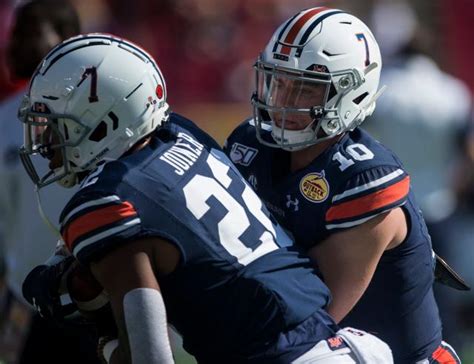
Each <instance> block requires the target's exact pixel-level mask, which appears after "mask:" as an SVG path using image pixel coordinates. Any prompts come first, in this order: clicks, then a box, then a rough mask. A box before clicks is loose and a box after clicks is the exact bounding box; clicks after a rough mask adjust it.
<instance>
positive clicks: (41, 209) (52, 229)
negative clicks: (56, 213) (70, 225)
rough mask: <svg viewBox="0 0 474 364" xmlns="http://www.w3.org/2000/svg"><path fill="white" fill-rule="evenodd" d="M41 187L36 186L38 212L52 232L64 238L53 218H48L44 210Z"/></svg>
mask: <svg viewBox="0 0 474 364" xmlns="http://www.w3.org/2000/svg"><path fill="white" fill-rule="evenodd" d="M39 190H40V189H39V188H38V186H35V193H36V202H37V203H38V212H39V214H40V216H41V219H42V220H43V222H44V223H45V224H46V226H47V227H48V228H49V229H50V230H51V232H52V233H53V234H54V235H55V236H56V237H57V238H58V239H59V240H60V241H62V240H63V237H62V236H61V233H60V232H59V230H58V228H57V227H56V226H54V224H53V223H52V222H51V220H50V219H49V218H48V216H47V215H46V213H45V212H44V210H43V207H42V205H41V195H40V191H39Z"/></svg>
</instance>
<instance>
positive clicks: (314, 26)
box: [295, 10, 344, 57]
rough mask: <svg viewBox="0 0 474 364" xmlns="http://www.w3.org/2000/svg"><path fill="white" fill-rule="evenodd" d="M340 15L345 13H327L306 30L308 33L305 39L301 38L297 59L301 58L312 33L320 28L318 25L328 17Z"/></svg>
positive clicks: (338, 11)
mask: <svg viewBox="0 0 474 364" xmlns="http://www.w3.org/2000/svg"><path fill="white" fill-rule="evenodd" d="M340 13H344V11H340V10H335V11H331V12H329V13H326V14H323V15H321V16H320V17H319V18H317V19H316V20H315V21H314V22H313V23H312V24H311V25H310V26H309V27H308V29H306V31H305V32H304V34H303V37H302V38H301V40H300V43H299V44H298V46H299V48H298V49H297V50H296V54H295V56H296V57H299V56H301V52H302V51H303V46H304V44H305V43H306V41H307V40H308V38H309V36H310V35H311V33H312V32H313V30H314V28H316V27H317V26H318V24H320V23H321V22H322V21H323V20H324V19H326V18H327V17H329V16H331V15H334V14H340Z"/></svg>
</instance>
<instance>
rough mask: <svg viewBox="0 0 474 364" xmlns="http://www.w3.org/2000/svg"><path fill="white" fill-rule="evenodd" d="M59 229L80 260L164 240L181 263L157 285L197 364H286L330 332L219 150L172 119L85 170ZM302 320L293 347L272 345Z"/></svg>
mask: <svg viewBox="0 0 474 364" xmlns="http://www.w3.org/2000/svg"><path fill="white" fill-rule="evenodd" d="M61 226H62V235H63V237H64V240H65V242H66V244H67V246H68V248H69V249H70V250H71V251H72V252H73V254H74V255H75V256H76V257H77V258H78V259H79V260H80V261H81V262H82V263H83V264H86V265H87V264H89V263H90V262H92V261H94V260H97V259H100V258H101V257H102V256H103V255H104V254H107V252H109V251H110V250H112V249H114V247H116V246H118V245H120V244H125V243H127V242H130V241H133V240H136V239H140V238H142V237H149V236H158V237H161V238H164V239H167V240H168V241H170V242H172V243H174V244H175V245H176V246H177V247H178V249H179V250H180V252H181V257H182V259H181V262H180V266H179V267H178V268H177V269H176V271H174V272H173V273H172V274H170V275H168V276H165V277H160V287H161V289H162V292H163V297H164V300H165V304H166V307H167V315H168V319H169V321H170V323H171V324H173V326H175V327H176V328H177V329H178V331H180V332H181V334H182V335H183V339H184V347H185V349H186V350H187V351H189V352H190V353H191V354H193V355H195V356H196V358H197V359H198V360H199V361H202V362H219V360H221V361H220V362H226V363H234V362H235V363H238V362H246V363H250V362H252V360H254V361H253V362H255V363H265V360H264V359H262V355H263V354H264V353H265V355H266V356H265V357H266V358H268V355H269V353H270V354H271V353H274V355H275V358H277V357H278V360H279V361H278V360H277V359H274V360H273V361H272V362H274V363H279V362H281V363H284V362H290V361H291V360H292V359H294V358H296V357H297V356H299V355H301V354H302V353H304V352H305V351H307V350H308V349H309V348H311V347H312V346H314V345H315V343H316V342H318V341H320V340H322V339H325V338H327V337H329V336H331V335H332V334H333V333H334V331H335V329H336V327H335V324H334V323H333V321H332V320H331V318H330V317H329V316H328V315H327V314H326V313H325V311H323V310H322V308H323V307H325V306H326V305H327V303H328V302H329V291H328V289H327V287H326V286H325V285H324V284H323V283H322V282H321V281H320V280H319V279H318V278H316V277H315V275H314V270H313V268H312V265H311V263H310V262H309V260H308V258H306V257H304V256H302V255H301V252H300V251H299V250H298V248H297V247H295V246H294V245H293V244H292V242H291V240H290V239H289V238H288V236H287V235H286V234H285V233H284V232H283V230H282V229H281V227H280V226H279V225H277V224H276V223H275V222H274V221H273V220H272V218H271V217H270V215H269V213H268V212H267V210H266V208H265V206H264V205H263V204H262V203H261V201H260V200H259V199H258V197H257V196H256V194H255V193H254V192H253V190H252V188H251V187H250V186H249V185H248V184H246V183H245V181H244V180H243V179H242V177H241V176H240V175H239V174H238V172H237V170H236V169H235V167H234V166H233V165H232V163H230V161H229V160H228V158H227V157H226V156H225V154H224V153H223V152H222V151H221V150H220V149H219V146H218V145H217V144H216V143H215V142H214V141H213V140H212V139H211V138H210V137H208V136H207V135H206V134H204V133H203V132H202V131H200V130H199V129H197V128H196V127H195V126H194V125H193V124H192V123H191V122H189V121H188V120H186V119H184V118H181V117H179V116H177V115H176V114H172V115H171V120H170V121H169V122H168V123H167V125H166V126H165V127H163V128H162V129H161V130H159V131H158V132H157V133H156V134H155V136H154V137H153V138H152V140H151V142H150V143H149V144H148V146H146V147H145V148H143V149H142V150H140V151H138V152H136V153H133V154H131V155H129V156H126V157H122V158H120V159H119V160H117V161H112V162H109V163H107V164H105V165H102V166H101V167H99V169H98V170H97V171H95V172H93V173H91V174H90V175H89V176H88V178H87V179H86V180H85V181H84V182H83V183H82V188H81V190H80V191H79V192H78V193H77V194H76V195H75V196H74V197H73V198H72V200H71V201H70V202H69V203H68V205H67V206H66V208H65V209H64V211H63V213H62V216H61ZM216 242H217V243H216ZM290 268H291V269H290ZM310 317H313V318H315V322H316V325H315V326H314V330H311V334H310V335H308V337H301V338H298V340H300V343H301V344H300V345H297V346H295V345H293V344H291V348H290V347H288V345H289V344H288V343H289V342H291V341H292V340H293V339H294V338H293V337H292V335H289V336H288V337H285V338H282V339H281V340H280V339H279V338H278V334H279V333H281V332H288V329H289V328H294V327H297V325H298V324H300V323H302V322H305V320H307V319H308V318H310ZM316 318H317V319H316ZM288 340H289V341H288ZM285 343H286V344H285ZM229 354H231V355H234V356H235V357H233V358H232V357H229ZM270 356H271V355H270ZM219 358H222V359H219Z"/></svg>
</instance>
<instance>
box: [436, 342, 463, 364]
mask: <svg viewBox="0 0 474 364" xmlns="http://www.w3.org/2000/svg"><path fill="white" fill-rule="evenodd" d="M432 358H433V359H435V360H436V361H437V362H438V363H440V364H457V363H458V360H457V359H456V358H455V357H454V356H453V354H451V353H450V352H449V351H448V350H446V349H445V348H443V347H442V346H439V347H438V349H436V350H435V352H434V353H433V355H432Z"/></svg>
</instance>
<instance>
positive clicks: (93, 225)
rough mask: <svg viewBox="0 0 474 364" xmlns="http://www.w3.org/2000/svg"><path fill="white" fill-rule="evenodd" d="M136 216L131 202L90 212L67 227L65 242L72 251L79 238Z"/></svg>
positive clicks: (64, 234)
mask: <svg viewBox="0 0 474 364" xmlns="http://www.w3.org/2000/svg"><path fill="white" fill-rule="evenodd" d="M135 215H137V212H136V210H135V208H134V207H133V205H132V204H131V203H130V202H123V203H121V204H120V205H112V206H108V207H104V208H101V209H99V210H96V211H92V212H89V213H87V214H85V215H83V216H80V217H78V218H77V219H74V220H73V221H72V222H70V223H69V224H68V225H67V226H66V229H65V231H64V233H63V238H64V241H65V242H66V245H67V247H68V249H69V250H71V251H72V244H73V242H74V241H75V240H76V239H77V238H78V237H80V236H82V235H84V234H87V233H89V232H91V231H94V230H95V229H98V228H100V227H102V226H107V225H109V224H113V223H114V222H117V221H120V220H122V219H124V218H127V217H130V216H135Z"/></svg>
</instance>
